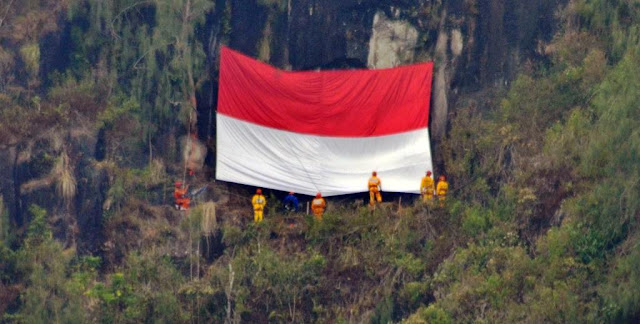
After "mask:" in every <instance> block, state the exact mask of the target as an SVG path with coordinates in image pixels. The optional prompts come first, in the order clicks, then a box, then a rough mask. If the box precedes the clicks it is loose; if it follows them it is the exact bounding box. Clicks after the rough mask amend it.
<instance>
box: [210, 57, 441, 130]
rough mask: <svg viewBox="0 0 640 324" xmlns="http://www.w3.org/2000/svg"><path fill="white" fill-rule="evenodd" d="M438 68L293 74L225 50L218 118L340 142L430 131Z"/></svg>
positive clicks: (430, 66) (419, 66) (417, 65)
mask: <svg viewBox="0 0 640 324" xmlns="http://www.w3.org/2000/svg"><path fill="white" fill-rule="evenodd" d="M432 71H433V63H432V62H428V63H421V64H415V65H409V66H403V67H398V68H391V69H383V70H346V71H345V70H342V71H319V72H316V71H305V72H288V71H282V70H278V69H276V68H274V67H272V66H269V65H267V64H264V63H260V62H258V61H256V60H253V59H251V58H249V57H247V56H244V55H242V54H240V53H238V52H235V51H233V50H231V49H229V48H227V47H223V48H222V54H221V62H220V84H219V95H218V113H221V114H225V115H227V116H229V117H233V118H237V119H240V120H244V121H247V122H251V123H255V124H258V125H261V126H266V127H271V128H275V129H280V130H285V131H290V132H296V133H303V134H312V135H321V136H335V137H367V136H381V135H391V134H396V133H402V132H407V131H411V130H416V129H422V128H426V127H427V125H428V121H429V120H428V118H429V98H430V97H431V80H432Z"/></svg>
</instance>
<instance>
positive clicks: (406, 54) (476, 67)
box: [218, 0, 565, 140]
mask: <svg viewBox="0 0 640 324" xmlns="http://www.w3.org/2000/svg"><path fill="white" fill-rule="evenodd" d="M564 2H565V1H560V0H536V1H504V0H451V1H427V0H415V1H409V0H406V1H391V0H380V1H364V0H346V1H345V0H280V1H265V0H257V1H244V0H243V1H239V0H235V1H230V2H226V1H218V5H219V6H226V7H227V9H228V10H229V12H230V19H231V31H230V33H229V41H228V43H229V45H230V46H231V47H233V48H235V49H238V50H240V51H242V52H244V53H247V54H248V55H252V56H254V57H259V58H260V59H262V60H264V61H267V62H269V63H271V64H274V65H276V66H279V67H281V68H291V69H294V70H300V69H314V68H345V67H363V66H366V67H369V68H385V67H391V66H397V65H402V64H410V63H414V62H421V61H427V60H434V61H435V63H436V71H435V75H434V93H433V98H432V100H433V101H432V107H433V109H432V113H433V114H432V125H431V127H432V132H433V135H434V136H433V137H434V138H435V139H436V140H437V139H439V138H441V137H442V136H443V134H444V132H445V129H446V116H447V114H448V112H449V110H450V109H451V107H455V106H456V105H458V103H459V102H460V101H461V100H462V101H464V100H465V99H467V98H469V97H471V95H472V94H473V93H475V92H478V91H482V90H486V89H495V88H496V86H498V87H504V86H506V85H508V83H509V81H510V80H512V79H513V78H514V76H515V75H516V73H517V72H518V67H519V66H520V63H522V62H524V61H526V60H528V59H536V58H538V56H539V54H540V53H539V52H538V48H539V45H540V44H543V43H545V42H547V41H549V40H550V38H551V37H552V35H553V32H554V29H555V27H556V25H557V22H556V21H555V20H554V11H555V10H557V8H558V7H559V6H561V5H562V4H563V3H564ZM267 48H268V50H266V49H267ZM267 53H268V55H267Z"/></svg>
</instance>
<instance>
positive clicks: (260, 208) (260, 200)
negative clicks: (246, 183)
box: [251, 188, 267, 223]
mask: <svg viewBox="0 0 640 324" xmlns="http://www.w3.org/2000/svg"><path fill="white" fill-rule="evenodd" d="M251 204H252V205H253V221H254V222H256V223H259V222H262V215H263V214H264V206H266V205H267V198H265V197H264V196H263V195H262V189H260V188H258V189H256V194H255V195H253V198H251Z"/></svg>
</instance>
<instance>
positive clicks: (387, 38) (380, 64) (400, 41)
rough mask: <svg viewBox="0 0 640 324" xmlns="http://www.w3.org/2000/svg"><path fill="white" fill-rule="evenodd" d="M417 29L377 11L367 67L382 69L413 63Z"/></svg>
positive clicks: (406, 22)
mask: <svg viewBox="0 0 640 324" xmlns="http://www.w3.org/2000/svg"><path fill="white" fill-rule="evenodd" d="M417 41H418V31H417V30H416V29H415V28H414V27H413V26H412V25H411V24H410V23H409V22H408V21H404V20H391V19H389V18H387V16H386V15H385V14H384V13H383V12H381V11H378V12H377V13H376V15H375V16H374V18H373V33H371V39H370V40H369V57H368V59H367V65H368V66H369V68H374V69H383V68H390V67H395V66H398V65H402V64H408V63H413V55H414V49H415V47H416V42H417Z"/></svg>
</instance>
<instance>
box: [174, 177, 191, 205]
mask: <svg viewBox="0 0 640 324" xmlns="http://www.w3.org/2000/svg"><path fill="white" fill-rule="evenodd" d="M188 190H189V186H185V187H184V188H183V187H182V182H180V181H176V183H175V187H174V189H173V198H175V200H176V209H178V210H187V209H189V207H190V205H191V199H190V198H189V197H185V195H186V194H187V191H188Z"/></svg>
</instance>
